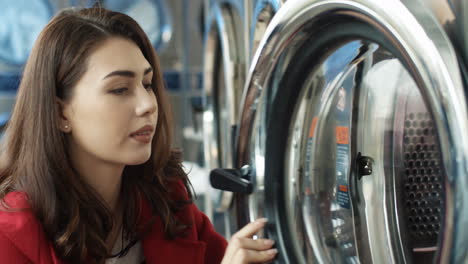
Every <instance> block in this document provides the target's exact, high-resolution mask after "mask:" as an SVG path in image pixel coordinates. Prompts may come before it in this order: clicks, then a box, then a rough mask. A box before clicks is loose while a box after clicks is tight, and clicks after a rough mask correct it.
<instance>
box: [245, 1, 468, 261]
mask: <svg viewBox="0 0 468 264" xmlns="http://www.w3.org/2000/svg"><path fill="white" fill-rule="evenodd" d="M338 2H340V3H337V1H326V0H322V1H311V2H310V3H309V2H307V1H298V2H294V1H293V2H288V3H286V5H285V6H284V7H285V8H284V9H280V11H279V13H278V14H277V15H276V16H275V17H274V18H273V21H272V22H271V24H272V26H270V27H269V28H268V29H267V33H266V36H265V37H264V39H263V40H262V42H261V43H260V46H259V51H258V52H257V55H256V56H255V57H256V61H255V62H254V66H253V67H252V68H251V71H250V74H249V78H248V84H249V85H248V90H247V92H246V94H245V97H244V102H245V103H244V106H243V107H244V108H243V112H242V115H241V127H240V129H239V141H238V142H239V145H238V148H237V155H238V160H239V164H238V165H242V164H249V165H250V166H251V167H252V168H253V170H252V172H251V173H250V175H249V176H250V180H251V182H253V183H254V184H255V183H256V182H262V183H264V189H262V190H257V191H256V192H255V193H254V194H253V196H256V197H257V199H255V200H252V199H251V200H250V204H248V206H247V207H246V209H245V210H257V211H260V212H261V213H262V214H265V216H266V217H267V218H269V219H270V221H271V223H270V225H268V226H267V229H266V232H265V236H267V237H270V238H273V239H275V240H276V241H277V247H278V248H279V250H280V255H279V260H278V261H279V262H280V263H315V262H318V263H382V262H385V263H447V262H450V261H452V262H459V261H460V260H463V259H465V256H464V254H465V253H463V252H466V251H465V250H463V249H464V248H465V249H466V247H467V245H468V244H467V243H466V242H468V241H467V239H466V236H463V237H464V238H462V237H461V236H459V235H458V232H460V227H461V226H462V223H464V222H465V221H466V219H468V218H467V213H468V211H467V210H466V209H467V208H465V207H466V206H465V205H466V202H467V201H468V197H467V195H465V193H466V192H464V191H461V188H459V186H458V185H457V184H456V183H457V182H458V183H460V184H464V183H465V182H466V179H467V175H468V174H467V154H468V149H467V148H466V147H465V146H464V144H462V145H460V144H457V143H455V142H458V141H459V140H461V141H464V139H463V137H462V135H463V134H464V133H466V129H465V128H467V120H468V118H467V113H466V97H465V95H464V93H463V86H462V82H461V78H460V74H459V68H458V67H459V66H458V62H457V59H456V57H455V56H453V55H454V53H453V51H452V50H451V46H450V44H447V42H444V41H442V40H444V36H443V35H441V34H442V33H441V31H436V32H434V31H431V30H433V29H434V28H437V25H435V24H430V23H428V24H427V25H428V26H427V27H417V26H416V25H415V26H414V27H411V28H408V27H404V26H403V25H404V24H407V22H408V21H413V22H414V17H413V16H412V14H411V13H408V9H406V6H404V5H403V4H402V3H400V4H399V5H396V4H395V3H396V2H395V3H394V4H395V5H391V4H388V5H387V4H385V3H380V2H379V3H377V2H375V1H371V0H369V1H359V3H357V2H356V1H338ZM370 10H372V12H370ZM421 10H422V9H421ZM405 12H407V13H405ZM397 13H404V14H405V15H407V16H408V17H409V18H406V17H404V16H400V19H401V20H402V21H395V20H393V17H394V16H393V15H395V14H397ZM390 14H392V15H390ZM418 15H419V16H421V13H418ZM425 15H426V16H422V18H421V19H423V18H424V19H428V18H430V16H429V13H426V14H425ZM405 19H408V21H406V22H405ZM389 21H391V22H389ZM425 21H426V22H427V20H425ZM400 22H401V24H399V23H400ZM395 25H397V26H398V28H397V29H396V28H395ZM398 30H401V32H399V31H398ZM405 30H409V31H408V32H406V31H405ZM412 30H413V31H412ZM421 32H423V33H424V34H426V37H427V36H430V37H431V38H428V39H419V38H422V36H424V34H421ZM416 36H417V37H416ZM432 40H437V43H436V44H437V45H435V44H434V45H428V43H429V42H430V43H433V42H431V41H432ZM444 43H445V44H444ZM426 54H442V55H440V56H438V57H428V56H426ZM441 73H443V74H441ZM449 95H450V96H449ZM454 95H457V96H454ZM454 197H456V199H457V202H455V198H454ZM260 198H261V199H260ZM259 202H260V203H262V204H258V203H259ZM255 203H257V204H255ZM240 206H245V204H242V203H239V206H238V207H240ZM256 208H261V209H256ZM454 230H457V231H454ZM450 245H457V246H456V247H453V246H450Z"/></svg>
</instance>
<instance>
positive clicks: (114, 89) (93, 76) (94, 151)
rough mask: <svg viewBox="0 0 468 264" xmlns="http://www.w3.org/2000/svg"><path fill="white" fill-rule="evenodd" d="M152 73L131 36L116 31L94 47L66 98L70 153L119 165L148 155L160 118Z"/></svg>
mask: <svg viewBox="0 0 468 264" xmlns="http://www.w3.org/2000/svg"><path fill="white" fill-rule="evenodd" d="M152 76H153V69H152V68H151V65H150V64H149V63H148V61H147V60H146V59H145V57H144V56H143V54H142V52H141V50H140V49H139V48H138V46H137V45H136V44H135V43H133V42H131V41H129V40H126V39H124V38H118V37H113V38H110V39H107V40H106V41H104V42H103V43H101V44H100V45H99V46H98V47H97V49H95V50H94V52H93V53H92V54H91V55H90V57H89V61H88V68H87V71H86V73H85V74H84V75H83V76H82V78H81V79H80V80H79V81H78V83H77V85H76V86H75V87H74V88H73V95H72V97H71V99H70V100H69V101H68V102H66V103H63V102H62V109H63V112H62V114H63V116H62V120H61V129H62V131H64V132H65V133H68V134H69V141H70V142H69V143H70V151H71V152H72V153H71V154H72V157H74V158H79V159H80V158H84V159H85V160H89V159H90V158H91V159H92V160H98V161H103V162H107V163H112V164H121V165H136V164H141V163H144V162H145V161H147V160H148V159H149V157H150V155H151V139H152V138H153V135H154V129H155V127H156V122H157V119H158V111H157V110H158V104H157V101H156V96H155V94H154V92H153V90H152V89H151V81H152ZM138 131H139V132H138ZM136 132H138V133H136Z"/></svg>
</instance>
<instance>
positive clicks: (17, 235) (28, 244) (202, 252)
mask: <svg viewBox="0 0 468 264" xmlns="http://www.w3.org/2000/svg"><path fill="white" fill-rule="evenodd" d="M184 191H185V190H184ZM5 200H6V202H7V203H8V205H10V207H12V208H29V207H30V206H29V204H28V202H27V200H26V195H25V194H24V193H21V192H12V193H9V194H7V195H6V197H5ZM150 217H151V210H150V208H149V204H148V203H147V202H146V201H142V217H141V220H140V222H141V223H144V222H145V221H147V220H148V219H149V218H150ZM178 217H181V219H184V220H186V219H190V220H191V223H192V226H191V228H190V230H189V232H188V234H187V236H185V237H183V238H176V239H174V240H167V239H164V233H163V232H162V230H163V228H162V222H161V221H160V219H158V220H157V221H156V223H155V224H154V226H153V228H152V231H151V233H150V234H148V235H147V236H146V237H145V238H144V239H143V241H142V245H143V252H144V255H145V259H146V263H147V264H156V263H158V264H162V263H197V264H198V263H200V264H202V263H206V264H219V263H220V262H221V259H222V257H223V255H224V250H225V248H226V245H227V243H226V240H225V239H224V238H223V237H222V236H221V235H219V234H218V233H216V232H215V230H214V229H213V226H212V225H211V223H210V221H209V220H208V218H207V217H206V216H205V215H204V214H203V213H202V212H200V211H199V210H198V208H197V207H196V206H195V205H194V204H191V205H187V206H186V207H185V208H184V209H183V210H182V212H180V213H179V214H178ZM184 222H185V221H184ZM0 263H14V264H17V263H18V264H19V263H21V264H23V263H34V264H51V263H53V264H63V263H64V262H63V261H61V260H59V259H58V258H57V256H56V255H55V251H54V248H53V246H52V244H51V243H50V241H48V240H47V239H46V236H45V233H44V230H43V228H42V225H41V223H40V222H39V221H38V220H37V218H36V217H35V216H34V215H33V213H32V212H30V211H19V212H5V211H2V210H0Z"/></svg>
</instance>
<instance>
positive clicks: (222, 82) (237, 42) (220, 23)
mask: <svg viewBox="0 0 468 264" xmlns="http://www.w3.org/2000/svg"><path fill="white" fill-rule="evenodd" d="M207 21H208V23H207V30H206V31H205V32H207V34H206V37H205V44H204V69H203V71H204V72H203V74H204V75H203V81H204V84H203V88H204V90H203V92H204V108H205V109H204V112H203V145H204V155H205V163H206V164H205V166H206V167H207V168H208V169H214V168H220V167H227V168H232V167H233V145H234V143H233V138H234V133H235V129H236V127H235V124H236V121H237V120H238V115H239V105H240V99H241V94H242V89H243V87H244V86H243V85H244V82H245V71H246V69H245V56H244V55H245V52H244V49H243V45H242V44H243V38H242V34H241V30H242V28H243V24H242V22H241V21H242V16H241V14H240V13H239V8H237V7H235V6H234V5H233V4H232V3H230V2H229V1H215V2H214V3H213V4H212V5H211V6H210V8H209V15H208V19H207ZM214 195H215V196H216V197H215V208H214V209H215V211H218V212H226V211H227V210H228V209H229V208H230V205H231V203H232V198H233V194H232V193H231V192H220V193H217V194H214ZM228 226H229V224H228ZM229 233H230V231H229V230H228V231H226V234H227V235H229Z"/></svg>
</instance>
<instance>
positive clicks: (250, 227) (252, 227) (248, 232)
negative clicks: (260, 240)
mask: <svg viewBox="0 0 468 264" xmlns="http://www.w3.org/2000/svg"><path fill="white" fill-rule="evenodd" d="M266 222H267V219H266V218H260V219H257V220H256V221H254V222H251V223H249V224H247V225H246V226H244V227H243V228H242V229H241V230H239V231H238V232H237V233H235V234H234V235H232V237H231V239H230V240H229V244H228V247H227V248H226V252H225V253H224V258H225V259H227V260H229V259H232V258H233V256H234V253H235V252H236V251H237V250H238V249H239V244H238V242H239V241H236V240H237V239H238V238H246V237H251V236H252V235H254V234H255V233H257V232H258V231H260V229H262V228H263V227H264V226H265V223H266ZM228 263H229V262H228Z"/></svg>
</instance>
